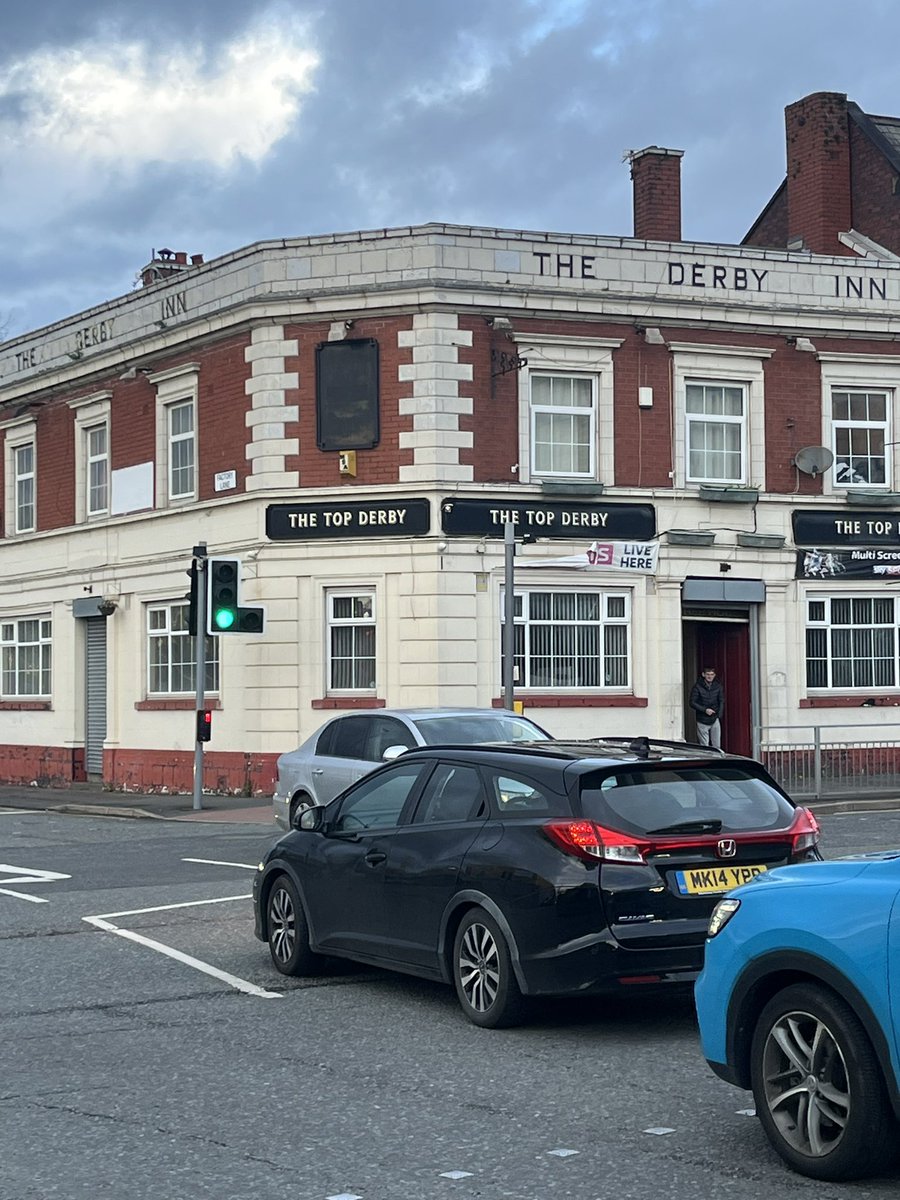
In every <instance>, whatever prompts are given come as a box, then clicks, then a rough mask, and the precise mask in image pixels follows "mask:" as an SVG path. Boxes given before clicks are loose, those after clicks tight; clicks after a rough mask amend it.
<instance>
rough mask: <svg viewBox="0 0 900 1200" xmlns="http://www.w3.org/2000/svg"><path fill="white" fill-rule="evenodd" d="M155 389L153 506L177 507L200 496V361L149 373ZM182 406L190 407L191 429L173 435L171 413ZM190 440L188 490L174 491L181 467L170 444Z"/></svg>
mask: <svg viewBox="0 0 900 1200" xmlns="http://www.w3.org/2000/svg"><path fill="white" fill-rule="evenodd" d="M147 378H148V380H149V381H150V383H151V384H153V386H154V387H155V388H156V506H157V508H169V507H177V506H180V505H183V504H190V503H192V502H193V501H195V500H197V499H198V497H199V489H198V476H199V451H200V439H199V429H198V424H199V417H198V414H199V403H198V396H199V379H200V364H199V363H183V364H182V365H181V366H179V367H172V368H171V369H170V370H168V371H160V372H158V373H157V374H155V375H148V376H147ZM181 408H190V412H191V429H190V432H189V433H186V434H178V435H173V433H172V416H173V413H174V412H175V411H176V410H178V409H181ZM183 443H189V444H190V446H191V464H190V471H191V486H190V490H188V491H182V490H178V491H176V490H175V487H174V473H175V471H176V470H181V469H183V468H182V467H181V465H178V466H176V464H175V455H174V453H173V446H174V445H176V444H179V445H180V444H183Z"/></svg>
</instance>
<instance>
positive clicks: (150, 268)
mask: <svg viewBox="0 0 900 1200" xmlns="http://www.w3.org/2000/svg"><path fill="white" fill-rule="evenodd" d="M202 265H203V255H202V254H192V255H191V261H190V263H189V262H188V256H187V254H186V252H185V251H184V250H168V249H163V250H154V251H153V252H152V258H151V261H150V262H149V263H148V264H147V265H146V267H141V270H140V276H141V284H142V285H143V286H144V287H149V286H150V284H151V283H160V282H161V281H162V280H163V279H168V278H169V277H170V276H171V275H178V274H179V273H180V272H181V271H188V270H190V268H191V267H199V266H202Z"/></svg>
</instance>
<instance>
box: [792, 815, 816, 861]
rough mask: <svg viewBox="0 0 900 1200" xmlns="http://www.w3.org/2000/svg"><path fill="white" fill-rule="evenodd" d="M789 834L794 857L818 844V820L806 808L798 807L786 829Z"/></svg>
mask: <svg viewBox="0 0 900 1200" xmlns="http://www.w3.org/2000/svg"><path fill="white" fill-rule="evenodd" d="M788 832H789V833H790V835H791V855H792V857H796V856H799V855H802V854H803V853H804V852H805V851H807V850H814V849H815V847H816V846H817V845H818V844H819V832H820V831H819V822H818V821H817V820H816V818H815V817H814V816H813V814H812V813H811V812H810V810H809V809H808V808H798V809H797V814H796V816H795V817H794V820H793V822H792V824H791V828H790V830H789V831H788Z"/></svg>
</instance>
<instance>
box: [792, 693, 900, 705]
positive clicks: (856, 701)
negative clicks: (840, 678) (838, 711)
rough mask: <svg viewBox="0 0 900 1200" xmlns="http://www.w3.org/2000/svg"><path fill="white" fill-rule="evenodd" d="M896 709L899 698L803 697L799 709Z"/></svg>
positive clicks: (895, 696)
mask: <svg viewBox="0 0 900 1200" xmlns="http://www.w3.org/2000/svg"><path fill="white" fill-rule="evenodd" d="M885 707H887V708H897V707H900V696H897V695H891V696H804V697H803V698H802V699H801V701H800V708H885Z"/></svg>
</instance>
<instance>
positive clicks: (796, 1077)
mask: <svg viewBox="0 0 900 1200" xmlns="http://www.w3.org/2000/svg"><path fill="white" fill-rule="evenodd" d="M762 1082H763V1089H764V1094H765V1102H766V1105H767V1106H768V1110H769V1113H770V1115H771V1118H772V1120H773V1122H774V1123H775V1126H776V1127H777V1129H778V1131H779V1133H780V1134H781V1136H782V1137H783V1138H784V1140H785V1141H786V1142H787V1143H788V1145H789V1146H791V1147H792V1148H793V1149H794V1150H796V1151H798V1152H799V1153H801V1154H805V1155H809V1156H810V1157H813V1158H821V1157H822V1156H824V1155H826V1154H830V1153H831V1152H832V1151H834V1150H835V1148H836V1147H837V1146H838V1145H839V1143H840V1141H841V1139H842V1138H843V1136H844V1131H845V1129H846V1126H847V1122H848V1120H849V1119H850V1105H851V1097H850V1084H849V1079H848V1074H847V1064H846V1063H845V1061H844V1056H843V1054H842V1053H841V1048H840V1046H839V1045H838V1042H837V1040H836V1038H835V1036H834V1034H833V1033H832V1031H831V1030H830V1029H829V1028H828V1026H827V1025H826V1024H825V1022H824V1021H822V1020H821V1019H820V1018H818V1017H815V1016H812V1015H811V1014H810V1013H805V1012H790V1013H786V1014H785V1015H784V1016H782V1017H780V1018H779V1019H778V1020H777V1021H776V1022H775V1024H774V1025H773V1026H772V1028H771V1029H770V1030H769V1033H768V1036H767V1038H766V1043H765V1048H764V1051H763V1061H762Z"/></svg>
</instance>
